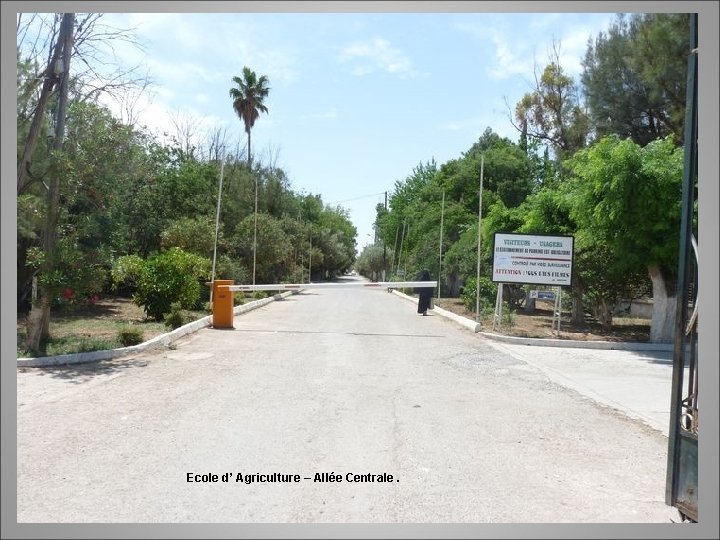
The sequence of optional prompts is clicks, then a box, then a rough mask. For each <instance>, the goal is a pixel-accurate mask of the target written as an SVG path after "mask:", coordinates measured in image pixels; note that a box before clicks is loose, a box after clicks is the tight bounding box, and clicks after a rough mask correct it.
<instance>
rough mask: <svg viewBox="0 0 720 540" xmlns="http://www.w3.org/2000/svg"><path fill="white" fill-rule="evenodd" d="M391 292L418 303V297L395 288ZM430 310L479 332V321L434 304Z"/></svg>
mask: <svg viewBox="0 0 720 540" xmlns="http://www.w3.org/2000/svg"><path fill="white" fill-rule="evenodd" d="M392 293H393V294H396V295H398V296H399V297H401V298H404V299H406V300H410V301H411V302H415V303H416V304H417V303H418V299H417V298H414V297H412V296H408V295H407V294H405V293H402V292H400V291H396V290H395V289H393V291H392ZM431 311H432V312H434V313H437V314H438V315H442V316H443V317H446V318H448V319H452V320H453V321H455V322H457V323H459V324H461V325H462V326H464V327H465V328H468V329H470V330H472V331H473V332H479V331H480V328H481V326H480V323H477V322H475V321H472V320H470V319H468V318H466V317H462V316H460V315H457V314H456V313H453V312H452V311H448V310H446V309H443V308H441V307H439V306H435V307H434V308H432V309H431Z"/></svg>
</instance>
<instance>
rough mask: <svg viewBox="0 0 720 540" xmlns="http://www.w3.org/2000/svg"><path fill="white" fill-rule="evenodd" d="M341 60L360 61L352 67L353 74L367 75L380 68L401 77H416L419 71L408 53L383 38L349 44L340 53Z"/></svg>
mask: <svg viewBox="0 0 720 540" xmlns="http://www.w3.org/2000/svg"><path fill="white" fill-rule="evenodd" d="M340 61H341V62H343V63H345V62H359V63H358V64H357V65H355V66H354V67H353V69H352V73H353V75H358V76H361V75H367V74H370V73H372V72H373V71H375V70H376V69H379V70H381V71H385V72H387V73H390V74H393V75H398V76H399V77H402V78H405V77H415V76H416V75H417V72H416V71H415V69H414V68H413V66H412V62H411V61H410V59H409V58H408V57H407V55H406V54H405V53H404V52H403V51H402V50H401V49H398V48H396V47H393V46H392V45H391V43H390V42H389V41H387V40H386V39H383V38H379V37H376V38H373V39H371V40H369V41H365V42H355V43H352V44H350V45H347V46H346V47H345V48H344V49H343V50H342V52H341V54H340Z"/></svg>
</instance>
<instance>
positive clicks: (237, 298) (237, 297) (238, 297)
mask: <svg viewBox="0 0 720 540" xmlns="http://www.w3.org/2000/svg"><path fill="white" fill-rule="evenodd" d="M244 303H245V293H242V292H239V291H238V292H236V293H235V294H233V306H242V305H243V304H244Z"/></svg>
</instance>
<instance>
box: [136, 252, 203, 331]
mask: <svg viewBox="0 0 720 540" xmlns="http://www.w3.org/2000/svg"><path fill="white" fill-rule="evenodd" d="M210 266H211V262H210V259H206V258H203V257H200V256H199V255H194V254H192V253H186V252H184V251H183V250H181V249H180V248H170V249H169V250H167V251H164V252H162V253H159V254H156V255H153V256H152V257H150V258H148V259H147V260H146V261H145V264H144V265H143V267H142V269H141V271H140V279H139V283H138V289H137V292H136V293H135V296H134V298H133V301H134V302H135V303H136V304H137V305H138V306H141V307H142V308H143V309H144V310H145V313H147V314H148V315H149V316H150V317H153V318H154V319H155V320H157V321H160V320H163V317H164V316H165V314H166V313H169V312H170V311H171V305H172V304H173V302H179V303H180V307H181V308H182V309H196V308H197V307H199V302H200V292H201V286H200V281H201V280H202V281H205V280H208V279H210Z"/></svg>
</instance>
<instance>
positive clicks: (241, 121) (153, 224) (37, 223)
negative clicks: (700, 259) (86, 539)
mask: <svg viewBox="0 0 720 540" xmlns="http://www.w3.org/2000/svg"><path fill="white" fill-rule="evenodd" d="M39 21H40V22H42V24H38V22H39ZM101 23H102V17H101V15H99V14H55V15H53V14H45V15H38V14H19V15H18V24H17V32H18V40H17V44H18V45H17V55H18V74H17V140H18V148H17V154H18V183H17V240H18V244H17V314H18V333H17V335H18V355H20V354H23V355H33V356H39V355H54V354H62V353H67V352H78V351H84V350H97V349H100V348H114V347H117V346H123V343H131V342H133V341H136V340H137V339H143V340H147V339H149V338H150V337H152V336H153V335H157V333H162V332H165V331H167V330H168V328H173V327H177V326H178V325H180V324H182V323H183V321H185V320H186V319H187V318H190V319H191V318H193V317H195V318H198V317H200V316H204V315H206V314H208V313H209V310H208V306H207V302H208V300H209V289H208V287H207V286H206V282H207V281H209V280H210V279H211V278H212V277H215V278H219V279H233V280H235V282H243V283H273V282H280V281H286V282H303V281H308V280H311V279H312V280H313V281H318V280H324V279H331V278H333V277H335V276H338V275H342V274H343V273H345V272H347V271H349V270H350V269H351V268H355V269H357V271H358V272H360V273H362V274H363V275H365V276H367V277H370V278H371V279H380V278H381V277H384V278H385V279H387V280H402V279H408V280H413V279H415V277H416V276H417V274H419V272H420V271H421V270H422V269H428V270H430V271H431V273H432V275H433V276H438V273H439V274H440V276H439V277H440V292H441V297H442V298H443V299H445V298H447V299H448V300H447V301H448V302H451V303H453V304H455V305H456V306H458V307H461V308H462V309H463V310H465V311H468V312H471V313H473V315H474V309H475V306H474V298H475V290H476V289H475V287H476V283H475V275H476V263H477V258H476V253H477V238H478V210H479V205H480V190H479V185H480V175H481V163H482V170H483V173H482V174H483V191H482V204H481V212H482V216H483V217H482V228H481V230H480V237H481V261H480V262H481V280H480V290H481V304H482V312H483V314H484V315H485V316H487V315H488V313H490V312H489V309H491V307H494V304H495V294H496V292H495V288H494V287H495V284H493V283H492V282H491V280H490V271H491V260H492V239H493V235H494V233H496V232H519V233H527V234H557V235H572V236H574V238H575V259H574V275H573V284H572V287H571V288H569V290H568V291H567V293H568V294H567V297H568V305H567V306H566V307H567V312H568V313H569V324H571V325H572V326H573V328H575V329H578V331H579V330H580V329H582V328H583V327H585V328H587V327H589V325H590V324H595V323H597V324H598V325H599V327H600V328H601V330H602V332H605V333H608V332H612V331H613V329H614V328H617V327H618V326H620V325H619V324H618V323H619V320H618V318H617V315H615V314H614V312H613V309H614V306H615V305H616V304H617V303H618V302H620V301H627V300H633V299H635V298H639V297H648V296H652V297H653V298H654V299H655V305H656V309H655V312H654V313H653V319H652V321H651V325H650V328H649V330H648V333H649V336H648V337H649V339H651V340H653V341H668V340H669V339H671V337H672V336H671V331H672V330H671V329H672V325H673V320H674V314H675V307H674V300H675V281H676V279H677V276H676V268H677V257H678V241H679V217H680V194H681V180H682V172H683V149H682V146H681V145H682V142H683V119H684V113H685V82H686V80H685V79H686V78H685V73H686V64H687V55H688V53H689V51H688V43H689V36H688V32H689V30H688V28H689V23H688V17H687V15H684V14H633V15H631V16H620V15H618V17H617V19H616V20H615V22H614V23H613V24H612V25H611V27H610V28H608V30H607V31H606V32H604V33H601V34H600V35H598V36H594V38H593V39H592V40H591V41H590V42H589V44H588V48H587V51H586V54H585V57H584V59H583V72H582V74H581V76H580V78H579V80H574V79H573V78H572V77H571V76H569V75H568V74H567V72H566V70H565V69H564V68H563V66H562V65H561V62H560V58H561V55H560V47H561V44H556V48H555V49H554V50H553V51H552V53H551V54H550V55H549V57H548V62H547V64H546V65H545V66H544V68H542V69H538V70H537V72H536V73H528V74H527V75H528V78H533V80H535V86H534V87H533V88H530V89H529V91H528V93H527V94H526V95H525V96H524V97H523V98H522V99H521V100H520V101H519V102H518V103H517V104H515V105H514V107H513V108H511V107H510V106H508V114H509V116H511V117H512V119H513V122H514V125H515V127H516V128H517V133H518V139H517V141H513V140H510V139H509V138H506V137H501V136H500V135H498V134H497V133H496V132H495V131H494V130H493V129H492V128H491V127H488V128H487V129H486V130H485V131H484V132H483V133H482V134H481V135H480V136H479V138H478V140H477V141H475V142H473V143H472V144H470V145H469V148H468V150H467V151H465V152H463V153H462V155H461V156H458V157H457V158H456V159H453V160H450V161H448V162H446V163H442V164H438V163H436V162H435V161H434V160H432V159H430V160H428V161H426V162H424V163H419V164H418V165H417V166H416V167H415V168H414V169H413V170H412V171H410V172H409V173H408V175H407V177H406V178H404V179H399V180H397V181H396V182H395V185H394V190H393V191H392V193H391V194H390V197H389V207H388V208H387V209H386V208H385V207H384V206H383V205H378V207H377V218H376V223H375V227H376V233H377V234H376V236H377V238H378V241H377V242H376V243H375V244H373V245H370V246H367V247H366V248H365V249H364V250H363V251H362V252H361V253H360V254H359V256H357V260H356V251H355V250H356V235H357V230H356V228H355V226H354V225H353V224H352V223H351V221H350V219H349V214H348V212H347V211H346V210H345V209H344V208H342V207H341V206H332V205H327V204H325V203H324V202H323V200H322V197H321V195H319V194H310V193H305V192H298V191H296V190H294V189H293V188H292V182H291V179H290V178H289V177H288V175H287V174H286V172H285V171H283V170H282V169H281V168H279V167H277V166H276V165H275V163H274V162H273V158H272V155H269V156H267V155H264V156H257V155H253V154H252V153H251V148H252V146H251V141H252V136H251V135H252V129H253V126H254V124H255V122H256V121H260V122H262V119H263V116H262V114H272V107H271V104H270V102H269V98H270V88H269V82H270V81H269V80H268V78H267V77H266V76H264V75H262V74H257V73H255V72H254V71H253V70H252V69H250V68H248V67H245V68H244V69H243V70H242V73H241V74H240V75H239V76H236V77H232V79H231V80H228V95H226V96H225V97H224V98H225V99H227V105H228V109H230V108H232V110H233V111H234V112H235V113H236V115H237V117H238V125H239V126H241V127H242V129H243V131H244V133H245V136H244V137H240V138H234V137H233V136H231V135H229V134H228V133H227V132H226V131H225V130H224V129H220V128H217V129H211V130H209V131H208V132H207V133H199V132H198V128H197V122H196V119H193V118H189V117H184V116H182V115H180V114H178V116H177V117H175V118H174V123H175V127H176V132H175V133H174V134H170V137H166V138H163V139H160V138H159V137H157V136H156V135H153V134H151V133H149V132H148V131H147V129H146V128H144V127H143V123H142V118H141V115H140V114H139V113H137V112H136V111H135V110H134V106H133V104H134V103H136V102H137V96H138V95H139V94H140V93H142V92H143V91H144V90H145V89H146V88H147V87H148V85H149V84H150V83H149V80H148V79H143V78H138V77H137V76H136V75H134V74H135V73H137V71H135V70H128V69H127V67H125V68H123V67H121V66H116V67H115V71H112V68H113V66H112V65H111V64H108V63H107V62H106V61H105V60H106V59H107V57H108V55H109V54H110V53H109V51H105V53H103V50H102V46H101V45H98V43H104V42H108V36H113V37H114V38H117V39H123V40H126V41H129V42H133V39H134V38H133V36H132V32H131V30H127V29H108V28H107V27H103V26H102V25H101ZM98 36H104V37H103V39H102V40H99V39H98ZM43 44H44V45H43ZM104 55H105V56H104ZM59 58H62V59H63V62H62V65H63V66H65V72H64V73H57V72H56V71H54V68H53V67H52V66H58V65H60V64H59V63H57V62H56V63H52V62H50V63H49V62H48V59H51V60H57V59H59ZM99 65H103V66H105V67H104V69H103V70H99V71H96V70H93V66H95V67H97V66H99ZM108 69H109V70H110V72H109V71H108ZM101 73H102V74H105V75H104V77H105V79H102V78H101V80H98V79H97V77H98V76H99V75H100V74H101ZM628 89H630V90H631V91H628ZM100 95H103V96H104V97H111V98H113V99H116V100H118V101H119V102H121V103H123V104H124V108H123V110H124V113H123V114H121V115H119V116H117V115H113V113H112V112H111V111H110V110H109V109H108V108H107V107H105V106H103V105H102V104H101V103H102V101H101V100H99V99H98V98H99V96H100ZM58 110H61V111H64V112H65V114H64V115H60V116H61V117H62V120H63V121H62V122H56V121H55V120H54V115H57V112H58ZM221 187H222V189H221ZM218 216H219V220H218V221H217V224H216V218H217V217H218ZM441 222H442V226H441ZM441 230H442V232H441ZM439 250H440V251H441V252H442V259H440V257H439V254H438V251H439ZM440 270H441V271H440ZM535 288H537V287H535ZM528 291H529V287H528V286H521V285H508V286H506V287H505V288H504V297H503V301H504V302H505V305H506V309H507V312H506V313H507V318H508V321H507V323H508V324H507V326H508V327H510V326H512V319H513V315H512V314H519V313H520V312H521V310H522V309H523V307H524V306H526V302H527V301H528ZM239 301H243V300H239ZM103 302H108V305H107V311H108V312H109V313H110V312H112V311H113V310H115V309H120V308H118V306H119V305H120V306H123V307H127V306H130V305H132V306H133V307H134V308H135V309H137V310H139V313H140V315H138V314H137V313H135V314H133V315H132V316H128V313H125V314H124V315H123V316H118V317H114V318H113V317H110V316H108V317H104V316H102V315H98V308H99V307H102V306H103ZM121 311H122V310H121ZM113 315H116V314H113Z"/></svg>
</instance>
